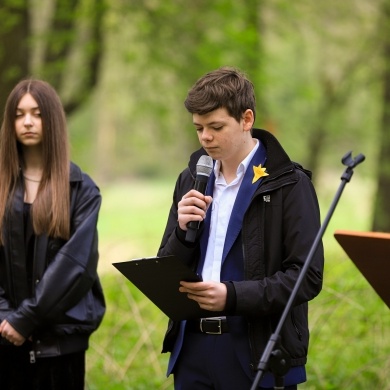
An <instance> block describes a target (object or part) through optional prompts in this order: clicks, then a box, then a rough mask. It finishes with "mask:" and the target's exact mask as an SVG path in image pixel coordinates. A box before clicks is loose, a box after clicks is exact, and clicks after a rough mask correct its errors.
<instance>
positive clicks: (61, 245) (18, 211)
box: [0, 164, 105, 357]
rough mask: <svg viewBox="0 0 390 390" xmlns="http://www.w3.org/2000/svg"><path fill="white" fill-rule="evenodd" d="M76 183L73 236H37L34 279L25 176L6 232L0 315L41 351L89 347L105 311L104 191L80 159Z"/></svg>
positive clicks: (0, 255) (0, 256)
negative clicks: (101, 272) (100, 226)
mask: <svg viewBox="0 0 390 390" xmlns="http://www.w3.org/2000/svg"><path fill="white" fill-rule="evenodd" d="M70 187H71V194H70V196H71V206H70V207H71V236H70V239H69V240H68V241H65V240H62V239H54V238H52V237H47V236H46V235H39V236H36V238H35V247H34V254H33V262H32V265H31V267H32V269H31V271H30V276H31V275H32V279H31V282H29V281H28V280H29V279H30V278H29V277H28V272H27V268H26V248H25V243H24V222H23V207H24V203H23V197H24V188H23V180H22V178H20V181H19V183H18V185H17V188H16V192H15V196H14V201H13V204H12V206H11V208H10V210H9V212H8V214H7V219H6V221H5V222H6V223H5V226H4V230H3V232H2V234H3V238H4V246H1V247H0V321H2V320H3V319H7V321H8V322H9V323H10V324H11V325H12V326H13V327H14V328H15V329H16V330H17V331H18V332H19V333H20V334H22V335H23V336H24V337H26V338H27V339H29V338H31V340H32V348H33V351H32V352H34V353H35V355H36V356H37V357H46V356H57V355H63V354H66V353H73V352H79V351H83V350H86V349H87V348H88V340H89V336H90V335H91V333H92V332H93V331H94V330H96V329H97V327H98V326H99V324H100V323H101V321H102V319H103V315H104V313H105V301H104V296H103V292H102V288H101V285H100V281H99V278H98V275H97V264H98V258H99V254H98V235H97V228H96V225H97V221H98V214H99V209H100V205H101V195H100V192H99V189H98V188H97V186H96V185H95V183H94V182H93V181H92V180H91V178H90V177H89V176H88V175H86V174H85V173H83V172H82V171H81V170H80V168H79V167H77V166H76V165H74V164H71V171H70ZM0 348H1V346H0ZM15 348H17V347H15Z"/></svg>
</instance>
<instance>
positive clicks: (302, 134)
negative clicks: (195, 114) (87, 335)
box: [0, 0, 390, 390]
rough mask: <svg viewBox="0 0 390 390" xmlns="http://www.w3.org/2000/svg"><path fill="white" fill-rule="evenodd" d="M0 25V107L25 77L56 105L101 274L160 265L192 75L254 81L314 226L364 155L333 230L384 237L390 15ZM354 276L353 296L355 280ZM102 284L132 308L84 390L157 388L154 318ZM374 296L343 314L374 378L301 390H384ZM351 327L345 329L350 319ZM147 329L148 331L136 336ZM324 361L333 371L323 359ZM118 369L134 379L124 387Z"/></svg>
mask: <svg viewBox="0 0 390 390" xmlns="http://www.w3.org/2000/svg"><path fill="white" fill-rule="evenodd" d="M0 20H1V23H0V42H1V45H0V107H1V109H3V107H4V103H5V99H6V97H7V96H8V93H9V92H10V91H11V89H12V88H13V87H14V85H15V84H16V83H17V81H19V80H20V79H21V78H25V77H30V76H33V77H38V78H43V79H45V80H47V81H49V82H50V83H51V84H52V85H53V86H54V87H55V88H56V89H57V91H58V92H59V94H60V96H61V98H62V100H63V102H64V106H65V108H66V112H67V114H68V120H69V129H70V138H71V144H72V159H73V160H74V161H75V162H76V163H78V164H79V165H80V166H81V167H82V168H83V169H84V170H85V171H86V172H88V173H90V174H91V176H92V177H93V178H94V179H95V181H96V182H97V183H98V184H99V185H100V187H101V189H102V193H103V196H104V201H103V209H102V218H101V222H100V224H101V225H100V227H99V229H100V236H101V243H102V244H101V252H102V254H103V256H102V257H106V258H107V257H108V260H105V266H104V267H103V268H104V269H102V272H103V271H108V270H111V269H112V268H113V267H111V264H110V263H111V262H114V261H121V260H126V259H127V258H128V257H136V256H144V255H148V256H151V255H154V254H155V253H156V252H157V249H158V245H159V239H160V237H161V235H162V232H163V229H164V225H165V218H166V215H167V213H168V208H169V203H170V199H171V198H170V196H171V191H172V189H173V185H174V181H175V178H176V176H177V174H178V173H179V172H180V171H181V170H182V168H183V167H184V166H185V165H186V163H187V159H188V155H189V153H190V152H191V151H192V150H194V149H195V148H197V147H198V141H197V137H196V132H195V130H194V128H193V126H192V123H191V117H190V115H189V114H188V113H187V112H186V111H185V109H184V105H183V101H184V99H185V96H186V93H187V91H188V89H189V88H190V87H191V85H192V84H193V83H194V82H195V81H196V80H197V79H198V78H199V77H200V76H201V75H203V74H204V73H205V72H207V71H210V70H213V69H215V68H218V67H220V66H224V65H229V66H235V67H238V68H240V69H241V70H243V71H244V72H245V73H246V74H247V75H248V77H249V78H250V79H251V80H252V81H253V82H254V84H255V87H256V91H257V119H256V124H255V125H256V127H261V128H265V129H267V130H269V131H271V132H273V133H274V134H275V135H276V136H277V137H278V138H279V140H280V141H281V143H282V144H283V145H284V147H285V148H286V150H287V152H288V153H289V155H290V157H291V158H292V159H293V160H295V161H299V162H300V163H302V164H303V165H304V166H305V167H306V168H308V169H310V170H312V171H313V173H314V182H315V185H316V188H317V192H318V195H319V199H320V203H321V207H322V214H323V216H325V214H326V212H327V209H328V206H329V203H330V201H331V200H332V197H333V195H334V193H335V190H336V188H337V186H338V184H339V183H338V180H339V178H340V175H341V173H342V170H343V169H344V167H343V166H342V165H341V158H342V157H343V156H344V154H345V153H346V152H349V151H352V152H353V155H356V154H358V153H363V154H365V156H366V161H365V162H364V164H362V165H361V166H359V167H358V168H357V170H358V172H357V173H355V176H354V178H353V180H352V181H353V187H352V185H351V188H349V189H348V192H349V198H348V201H347V202H342V205H341V206H342V207H344V208H345V209H344V210H340V213H343V215H344V217H343V216H340V218H339V219H338V220H337V221H338V222H339V224H338V225H337V227H338V228H339V227H342V228H346V229H353V228H358V229H361V230H375V231H384V232H390V201H389V199H390V0H370V1H364V0H343V1H340V0H337V1H336V0H316V1H313V0H297V1H289V0H241V1H232V0H230V1H229V0H196V1H186V0H144V1H137V0H0ZM355 177H356V179H355ZM355 181H356V182H355ZM118 194H122V197H121V196H119V195H118ZM156 198H157V199H156ZM130 204H131V205H132V206H133V208H134V209H130V206H131V205H130ZM154 207H155V208H156V210H154ZM160 208H161V209H160ZM139 210H141V211H142V212H143V214H142V213H139V214H137V211H139ZM147 212H149V214H148V215H149V217H147V216H146V213H147ZM127 213H129V214H127ZM131 213H132V214H131ZM121 218H122V219H121ZM148 218H152V222H150V219H149V220H148ZM147 221H149V224H147V223H146V222H147ZM151 224H152V225H155V226H153V227H151V226H150V225H151ZM146 225H148V226H146ZM332 226H335V225H332ZM121 229H122V230H121ZM126 229H127V231H126V232H125V230H126ZM137 229H138V231H136V230H137ZM153 229H155V230H153ZM133 230H134V235H132V236H131V238H129V237H130V236H129V235H128V234H130V233H129V231H133ZM129 240H130V241H131V242H129ZM330 246H331V245H330ZM146 251H147V253H145V252H146ZM108 253H109V255H108ZM330 253H331V254H333V252H330ZM338 256H340V253H339V255H338ZM346 264H349V263H348V262H347V263H346ZM349 265H350V264H349ZM344 267H347V266H346V265H344ZM332 269H333V268H332ZM347 269H348V268H347ZM350 272H352V274H351V275H350V279H349V281H350V283H351V285H353V286H354V288H355V287H356V286H355V282H356V277H358V278H359V277H360V275H358V273H353V271H350ZM108 274H110V272H108ZM340 274H342V276H340V279H337V278H336V277H335V280H333V279H332V278H333V276H334V275H332V274H330V275H329V282H330V283H334V284H332V285H331V287H328V289H327V290H326V291H325V293H324V295H322V296H324V298H322V301H320V302H321V304H323V305H324V306H323V307H322V308H321V307H320V306H319V305H318V306H317V310H318V312H314V318H315V319H316V320H319V319H320V318H321V319H323V318H324V316H329V313H333V310H334V309H335V308H334V303H335V301H334V299H336V300H337V299H339V298H340V297H337V298H335V296H336V295H337V294H336V295H335V294H333V293H332V291H333V292H334V291H335V290H334V289H335V288H336V286H337V287H340V288H341V289H345V288H346V284H345V283H347V282H346V279H345V268H343V270H342V271H340ZM103 278H104V283H105V287H106V294H107V297H108V303H109V304H115V305H117V306H116V308H117V309H118V308H120V305H123V306H122V309H121V310H123V313H125V312H126V310H128V307H129V306H131V310H130V311H131V313H129V314H130V315H131V316H132V317H131V320H133V321H134V322H135V323H136V326H135V327H133V328H132V327H131V324H129V321H131V320H129V319H128V318H127V317H121V318H122V320H123V319H124V321H123V322H121V319H118V318H116V320H118V322H117V323H115V321H114V319H113V317H111V318H110V319H108V316H107V317H106V318H107V319H105V322H104V323H103V327H102V331H101V332H100V334H99V332H97V333H98V335H97V336H96V339H93V342H92V352H91V355H90V356H91V358H90V359H91V363H90V367H91V370H92V371H93V370H96V373H95V372H94V373H92V374H90V375H91V376H92V379H91V380H90V384H89V388H91V389H99V388H102V389H103V388H105V389H137V390H140V389H151V388H161V389H162V388H168V386H170V385H171V383H170V382H169V380H168V382H164V378H163V377H164V373H163V372H164V370H165V363H166V356H163V357H161V356H158V354H159V348H160V344H159V343H160V342H161V338H162V335H163V332H164V327H165V318H163V317H161V313H158V312H156V311H153V310H152V309H150V308H149V307H148V305H147V302H146V303H145V300H144V299H142V296H139V295H138V293H137V291H135V290H134V289H128V288H127V287H126V288H124V287H120V284H121V283H123V282H124V280H123V278H118V275H115V276H112V275H111V276H110V275H109V276H107V275H104V276H103ZM341 278H342V281H341ZM358 280H360V281H361V279H358ZM338 283H341V284H340V285H339V284H338ZM361 283H363V285H364V287H362V288H363V289H365V290H364V291H365V292H364V293H365V294H366V292H367V291H369V292H368V294H370V293H371V288H370V287H367V285H366V284H364V283H365V282H364V281H363V282H361ZM358 284H359V283H358ZM361 291H362V290H359V289H357V294H358V295H359V294H360V293H361ZM330 296H332V297H333V300H330V298H329V297H330ZM370 297H371V298H370V299H371V300H372V302H373V304H372V305H373V306H372V307H370V311H369V312H366V311H364V310H365V308H364V306H365V305H364V303H363V302H359V303H356V302H355V303H354V304H353V305H352V307H353V309H355V310H356V308H357V307H358V312H359V316H361V317H359V318H358V319H356V318H355V320H354V321H356V322H357V323H359V321H361V320H362V318H364V322H365V324H366V325H367V323H369V324H370V325H367V326H366V328H365V331H364V332H363V331H361V332H360V333H359V334H358V335H356V334H355V336H356V337H357V338H360V337H363V335H367V334H371V333H372V332H376V337H377V338H376V339H375V340H376V342H377V344H376V346H375V348H372V345H371V344H370V343H371V339H370V342H369V343H368V344H369V345H368V346H367V348H366V349H364V352H363V350H362V349H360V350H359V351H360V352H358V354H359V356H360V355H364V354H366V353H367V355H368V358H367V359H370V356H371V355H370V353H368V349H369V350H370V352H371V353H372V356H376V358H377V359H378V360H375V362H376V363H375V364H374V366H375V367H376V368H375V370H376V371H375V375H374V374H373V370H374V369H373V368H372V367H371V368H370V369H367V370H365V369H364V367H366V364H367V362H366V361H365V362H364V363H362V364H361V365H358V369H356V367H354V366H351V367H349V369H350V370H352V372H354V373H355V374H356V377H360V376H362V377H365V379H364V381H363V382H361V383H360V382H359V380H358V381H357V382H352V383H353V385H352V387H351V381H350V379H349V378H348V375H349V374H348V372H351V371H348V370H346V367H342V366H340V367H338V369H337V373H336V372H335V369H334V368H332V367H328V371H327V372H321V370H322V369H325V365H326V363H324V362H323V361H322V360H321V364H322V366H321V365H319V366H318V367H317V368H315V372H314V373H312V375H313V376H314V377H315V378H316V381H314V386H315V387H311V388H316V389H325V388H326V389H337V388H354V389H360V388H361V389H363V388H364V389H367V388H383V389H390V384H389V379H388V372H389V370H390V361H389V360H390V358H389V355H390V340H389V332H388V329H387V328H386V326H387V325H389V320H388V314H389V313H388V310H386V308H385V307H384V305H383V303H382V302H380V300H379V299H378V298H377V297H376V296H375V294H372V295H370ZM328 298H329V299H328ZM357 299H358V300H359V298H358V297H357ZM360 299H362V298H361V296H360ZM122 300H123V302H122ZM328 301H331V303H332V305H328V306H326V304H327V303H328ZM369 302H371V301H370V300H367V303H369ZM360 304H361V305H362V306H361V305H360ZM134 307H135V308H136V309H134ZM374 308H375V310H374ZM321 309H322V311H321ZM110 310H111V309H110ZM144 310H146V312H144ZM343 310H345V308H344V309H343ZM113 313H114V312H113V311H112V312H110V315H111V314H112V315H113ZM115 313H116V314H117V315H119V314H118V313H122V312H121V311H120V310H116V311H115ZM315 313H318V314H315ZM378 313H379V314H378ZM370 315H372V318H371V320H369V319H367V316H370ZM348 316H349V317H350V318H349V319H351V317H352V318H354V315H353V314H352V315H351V313H350V312H349V311H348ZM386 316H387V317H386ZM384 317H386V318H385V319H384ZM145 318H148V320H150V319H151V318H152V320H151V321H152V322H153V324H154V328H153V329H149V330H148V331H147V332H146V333H145V329H147V328H148V327H147V324H146V323H145V320H144V319H145ZM156 318H157V320H156ZM341 318H342V319H341V321H344V319H343V317H342V316H341ZM372 321H374V322H372ZM375 321H376V322H375ZM356 322H355V325H356ZM125 323H126V324H127V325H125ZM119 324H121V325H119ZM373 324H376V325H377V326H379V328H380V331H379V332H378V328H375V329H371V328H370V326H371V325H373ZM355 325H353V324H351V327H352V328H354V326H355ZM112 326H115V327H116V330H117V332H118V333H117V334H119V333H120V331H124V330H123V329H122V328H121V326H123V327H126V326H130V330H129V332H130V333H129V334H132V336H129V337H130V338H132V339H131V340H125V341H124V340H123V339H122V341H116V343H117V344H116V345H117V346H118V345H119V344H122V350H120V352H119V355H117V356H116V357H114V355H113V354H114V352H113V354H107V351H105V350H104V348H107V349H108V350H110V349H112V342H113V339H112V338H110V337H111V336H108V335H109V334H110V331H109V329H110V328H111V327H112ZM373 326H374V325H373ZM157 328H158V330H156V329H157ZM323 328H324V327H323V326H322V331H323V332H325V330H324V329H323ZM142 329H143V330H142ZM131 332H133V333H131ZM137 332H138V333H137ZM329 332H330V333H332V330H330V331H329ZM347 332H349V330H348V331H347ZM378 333H379V334H380V335H381V337H379V336H378ZM126 334H127V333H126ZM112 337H114V336H112ZM118 337H119V336H118ZM319 337H320V336H319ZM153 338H155V341H150V340H152V339H153ZM132 345H135V348H133V349H132V352H131V354H130V355H129V349H130V347H131V346H132ZM328 345H329V344H328ZM363 345H365V344H364V343H363ZM379 346H382V347H384V350H382V351H381V350H380V348H379ZM344 347H345V348H347V346H343V345H341V346H340V345H338V346H337V347H336V349H337V348H344ZM117 348H119V347H117ZM332 348H333V347H332ZM376 348H379V356H380V357H378V350H377V349H376ZM119 349H120V348H119ZM142 351H143V352H142ZM111 352H112V351H111ZM137 353H138V354H142V353H143V354H144V355H140V356H145V357H144V359H148V358H151V357H153V358H151V359H152V361H149V360H148V363H145V364H144V366H148V367H153V376H156V377H157V378H158V379H159V381H160V382H159V383H158V384H155V385H153V386H154V387H153V386H152V385H150V383H151V382H150V371H149V372H148V371H146V374H143V378H142V379H139V378H138V379H137V376H136V375H135V374H134V372H135V369H134V365H136V363H134V362H135V361H136V360H137V359H136V358H135V356H137ZM313 353H314V354H315V353H316V352H315V351H314V352H313ZM320 353H321V355H322V356H323V355H327V357H328V364H331V361H332V359H334V355H332V354H330V352H329V351H328V352H327V353H324V351H319V352H318V354H320ZM353 353H356V350H355V349H353V348H352V350H351V351H350V354H353ZM121 354H122V355H123V356H122V355H121ZM99 359H100V360H99ZM115 360H117V362H115ZM313 360H314V359H313ZM118 361H119V362H120V363H118ZM146 361H147V360H145V362H146ZM378 362H379V364H377V363H378ZM138 364H140V363H139V362H138ZM141 364H142V363H141ZM107 365H109V366H110V367H117V368H116V369H112V370H111V371H110V369H108V368H107ZM119 366H122V368H123V369H122V371H120V372H121V373H119V371H118V370H119ZM362 367H363V368H362ZM132 368H133V369H132ZM131 369H132V370H131ZM143 369H144V370H145V367H144V368H143ZM99 370H100V373H99V372H97V371H99ZM127 370H130V371H131V372H132V374H131V375H132V376H133V375H135V376H134V377H133V378H129V379H128V382H125V381H126V379H125V378H126V377H127V376H129V375H128V374H127ZM343 370H344V371H343ZM356 370H357V371H358V372H356ZM140 371H142V369H140ZM365 371H367V372H368V374H367V372H365ZM386 371H387V375H386ZM107 372H110V373H107ZM103 373H105V374H104V375H106V376H105V377H104V378H105V379H103V378H102V376H103ZM355 374H354V375H355ZM95 375H96V376H95ZM99 375H100V376H99ZM110 375H111V376H110ZM343 375H344V376H343ZM148 376H149V377H148ZM336 377H337V378H338V377H340V378H341V379H339V380H337V381H336ZM114 378H115V379H114ZM343 378H344V379H343ZM148 380H149V382H148ZM332 380H333V381H334V382H333V384H332ZM99 383H100V384H101V386H102V387H99V386H100V385H99ZM125 383H126V384H125ZM142 383H143V384H142ZM153 383H154V382H153ZM161 383H165V384H161ZM315 383H317V386H316V385H315ZM334 383H338V384H339V385H337V384H334ZM358 383H359V384H358ZM367 383H368V384H374V383H375V385H373V386H374V387H367ZM347 385H348V386H349V387H348V386H347ZM160 386H161V387H160ZM163 386H166V387H163ZM346 386H347V387H346ZM359 386H361V387H359ZM307 388H309V387H307Z"/></svg>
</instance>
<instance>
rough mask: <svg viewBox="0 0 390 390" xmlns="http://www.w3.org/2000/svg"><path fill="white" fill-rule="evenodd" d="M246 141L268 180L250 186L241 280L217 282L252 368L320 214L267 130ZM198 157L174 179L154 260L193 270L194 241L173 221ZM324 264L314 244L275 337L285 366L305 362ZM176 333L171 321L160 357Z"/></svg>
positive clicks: (305, 175)
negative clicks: (261, 156)
mask: <svg viewBox="0 0 390 390" xmlns="http://www.w3.org/2000/svg"><path fill="white" fill-rule="evenodd" d="M253 137H254V138H257V139H259V140H260V142H262V143H263V145H264V146H265V148H266V151H267V161H266V164H265V165H266V168H267V172H268V173H269V176H267V177H265V178H264V180H263V181H262V183H261V184H260V185H259V187H258V188H257V190H256V192H255V194H254V196H253V198H252V200H251V204H250V206H249V207H248V209H247V211H246V214H245V216H244V220H243V226H242V232H241V240H242V251H243V258H244V269H245V280H242V281H234V280H233V281H224V283H225V284H226V286H227V291H228V296H227V307H226V314H227V315H228V317H227V319H228V321H229V316H230V315H232V316H243V317H244V318H245V319H246V323H247V327H248V337H249V343H250V346H251V352H252V357H251V358H252V359H251V360H252V365H253V367H257V364H258V359H259V358H260V357H261V354H262V353H263V351H264V348H265V347H266V344H267V341H268V339H269V337H270V335H271V334H272V333H273V332H274V330H275V328H276V326H277V324H278V321H279V318H280V316H281V313H282V312H283V309H284V308H285V306H286V303H287V301H288V299H289V297H290V295H291V292H292V290H293V288H294V286H295V283H296V281H297V278H298V276H299V273H300V270H301V268H302V266H303V264H304V262H305V260H306V258H307V256H308V253H309V251H310V249H311V246H312V244H313V242H314V240H315V238H316V235H317V233H318V231H319V229H320V216H319V206H318V201H317V196H316V194H315V190H314V188H313V185H312V183H311V173H310V172H308V171H306V170H304V169H303V168H302V167H301V166H300V165H298V164H296V163H294V162H292V161H291V160H290V158H289V157H288V155H287V154H286V152H285V151H284V149H283V148H282V146H281V145H280V143H279V142H278V141H277V140H276V138H275V137H274V136H273V135H272V134H270V133H269V132H267V131H265V130H258V129H253ZM202 154H206V153H205V151H204V150H203V149H200V150H198V151H197V152H195V153H194V154H192V156H191V158H190V162H189V166H188V167H187V168H186V169H185V170H184V171H183V172H182V173H181V174H180V175H179V178H178V180H177V182H176V187H175V190H174V194H173V203H172V207H171V210H170V213H169V217H168V222H167V226H166V229H165V232H164V235H163V238H162V242H161V246H160V249H159V252H158V255H159V256H163V255H170V254H174V255H177V256H178V257H179V258H181V259H183V261H185V262H186V263H187V264H189V265H190V266H192V267H193V268H195V267H196V264H197V262H198V260H199V254H200V252H199V244H198V243H197V242H195V244H189V243H187V242H186V241H185V239H184V238H185V232H184V231H182V230H181V229H180V228H179V227H178V223H177V204H178V202H179V201H180V200H181V198H182V197H183V195H184V194H186V193H187V192H188V191H189V190H190V189H191V188H193V186H194V180H195V175H196V163H197V161H198V159H199V157H200V156H201V155H202ZM200 231H201V230H200ZM323 266H324V256H323V248H322V244H320V246H319V248H318V250H317V252H316V253H315V255H314V257H313V259H312V262H311V265H310V267H309V269H308V271H307V274H306V277H305V278H304V281H303V284H302V285H301V288H300V289H299V292H298V295H297V298H296V301H295V304H294V307H293V309H292V311H291V313H290V315H289V316H288V318H287V320H286V322H285V325H284V327H283V330H282V334H281V343H282V345H283V347H284V348H285V349H286V350H287V352H288V354H289V355H290V357H291V359H292V360H291V365H292V366H299V365H304V364H305V363H306V360H307V350H308V343H309V330H308V305H307V302H308V301H309V300H311V299H313V298H314V297H315V296H316V295H317V294H318V293H319V292H320V290H321V288H322V277H323ZM212 315H213V313H212V312H210V316H212ZM177 331H178V323H174V322H172V321H170V323H169V326H168V331H167V334H166V336H165V339H164V344H163V351H162V352H169V351H172V347H173V344H174V341H175V338H176V335H177Z"/></svg>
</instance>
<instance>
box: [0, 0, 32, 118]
mask: <svg viewBox="0 0 390 390" xmlns="http://www.w3.org/2000/svg"><path fill="white" fill-rule="evenodd" d="M1 13H2V16H3V18H4V19H3V20H2V21H1V23H0V42H1V47H0V82H1V91H0V109H1V118H2V117H3V110H4V106H5V102H6V100H7V97H8V95H9V93H10V92H11V90H12V89H13V87H14V86H15V84H16V83H17V82H18V81H19V80H20V79H21V78H22V77H25V76H26V75H27V74H28V59H29V49H28V45H27V38H28V34H29V17H28V7H27V0H24V1H19V2H14V1H12V0H10V1H5V4H3V5H2V9H1Z"/></svg>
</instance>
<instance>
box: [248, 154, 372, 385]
mask: <svg viewBox="0 0 390 390" xmlns="http://www.w3.org/2000/svg"><path fill="white" fill-rule="evenodd" d="M364 160H365V156H364V155H363V154H359V155H358V156H356V157H355V158H352V153H351V152H348V153H347V154H345V155H344V157H343V158H342V160H341V162H342V163H343V164H344V165H346V166H347V168H346V170H345V171H344V173H343V174H342V176H341V184H340V186H339V189H338V191H337V193H336V195H335V197H334V199H333V202H332V204H331V207H330V209H329V211H328V214H327V216H326V218H325V220H324V223H323V224H322V226H321V228H320V230H319V231H318V233H317V236H316V238H315V240H314V242H313V245H312V247H311V249H310V252H309V254H308V256H307V258H306V261H305V264H304V265H303V267H302V270H301V272H300V274H299V277H298V279H297V282H296V284H295V286H294V288H293V290H292V292H291V296H290V298H289V300H288V302H287V305H286V307H285V309H284V310H283V313H282V316H281V317H280V320H279V323H278V326H277V327H276V330H275V332H274V333H273V334H271V336H270V338H269V340H268V344H267V345H266V347H265V350H264V352H263V355H262V356H261V358H260V361H259V364H258V366H257V374H256V377H255V379H254V381H253V384H252V387H251V390H256V389H257V386H258V384H259V383H260V380H261V378H262V376H263V374H264V372H265V371H266V370H267V369H270V371H271V372H272V373H273V375H274V378H275V386H274V389H284V376H285V374H286V373H287V372H288V370H289V369H290V357H289V356H288V354H287V353H286V352H284V351H283V350H282V349H281V345H280V332H281V330H282V327H283V325H284V323H285V320H286V318H287V315H288V314H289V312H290V310H291V307H292V305H293V302H294V300H295V297H296V295H297V293H298V289H299V287H300V286H301V284H302V281H303V278H304V277H305V275H306V272H307V270H308V268H309V266H310V263H311V260H312V258H313V256H314V254H315V252H316V250H317V248H318V245H319V243H320V241H321V239H322V236H323V235H324V233H325V229H326V228H327V226H328V224H329V221H330V218H331V217H332V214H333V212H334V210H335V208H336V205H337V203H338V201H339V200H340V197H341V194H342V192H343V190H344V187H345V185H346V184H347V183H348V182H349V181H350V180H351V177H352V175H353V168H355V167H356V166H357V165H358V164H360V163H361V162H363V161H364Z"/></svg>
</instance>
